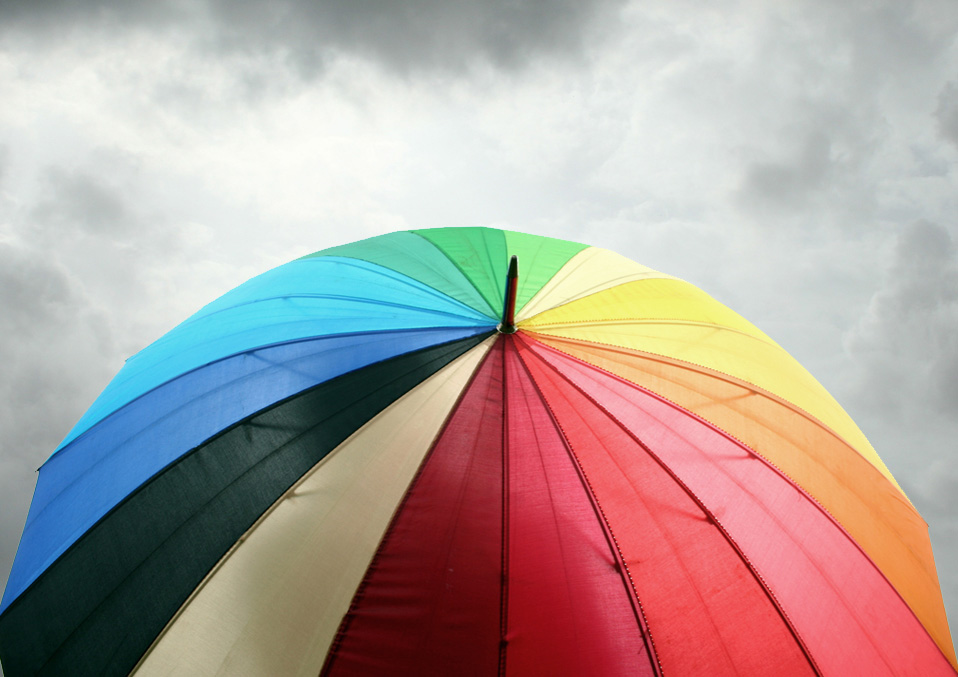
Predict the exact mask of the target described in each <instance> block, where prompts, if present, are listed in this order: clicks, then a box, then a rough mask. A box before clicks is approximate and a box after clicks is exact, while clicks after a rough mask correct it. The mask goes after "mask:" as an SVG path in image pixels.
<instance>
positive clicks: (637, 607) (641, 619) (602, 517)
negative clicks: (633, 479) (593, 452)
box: [512, 344, 665, 677]
mask: <svg viewBox="0 0 958 677" xmlns="http://www.w3.org/2000/svg"><path fill="white" fill-rule="evenodd" d="M512 345H513V346H514V344H512ZM513 350H514V351H516V353H517V357H518V359H519V360H520V363H521V364H522V366H523V369H524V370H525V372H526V374H527V375H528V377H529V379H530V380H531V381H532V384H533V385H534V386H535V389H536V393H537V394H538V396H539V399H540V401H541V402H542V404H543V405H544V406H545V408H546V410H547V411H548V412H549V417H550V418H551V419H552V422H553V425H555V426H556V428H557V429H558V430H559V432H560V433H561V435H562V442H563V446H564V447H565V448H566V451H567V452H568V454H569V455H570V457H571V458H570V460H571V461H572V463H573V466H574V467H575V469H576V471H577V474H578V475H579V480H580V482H582V484H583V488H584V489H585V491H586V494H587V495H588V496H589V498H590V502H591V504H592V506H593V510H594V511H595V512H596V513H597V515H596V516H597V518H598V521H599V523H600V524H601V525H602V526H603V533H604V534H605V536H606V543H607V544H608V545H609V549H610V550H611V551H612V552H613V554H614V556H615V558H616V560H617V564H618V565H619V567H618V568H619V577H620V579H622V582H623V583H625V582H626V579H627V580H628V583H627V586H626V587H627V589H629V590H631V593H632V594H631V595H629V600H630V602H631V601H633V600H634V602H635V604H632V605H631V606H632V611H633V613H634V614H635V616H636V620H637V621H638V624H639V632H640V634H641V635H642V641H643V644H645V647H646V651H648V652H649V653H650V654H651V655H652V657H653V658H654V659H655V662H654V664H653V668H654V669H655V671H656V673H657V675H658V676H659V677H664V673H665V671H664V668H663V667H662V662H661V661H660V660H659V655H658V651H657V650H656V648H655V639H654V638H653V637H652V631H651V629H650V627H649V621H648V618H647V617H646V615H645V610H644V608H643V606H642V600H641V599H640V598H639V592H638V589H637V588H636V585H635V579H634V578H633V577H632V571H631V570H630V569H629V565H628V563H627V562H626V561H625V556H624V555H623V553H622V550H621V548H620V547H619V541H618V539H617V538H616V537H615V533H614V532H613V531H612V526H611V525H610V524H609V520H608V518H607V517H606V514H605V511H604V510H603V509H602V505H601V504H600V503H599V499H598V497H597V496H596V495H595V491H594V489H593V488H592V483H591V482H590V481H589V478H588V475H587V474H586V472H585V469H584V468H583V467H582V464H581V463H580V461H579V457H578V456H577V455H576V453H575V451H574V450H573V449H572V445H571V444H569V440H568V436H567V435H566V432H565V430H564V428H563V427H562V424H561V423H560V422H559V420H558V418H557V417H556V415H555V412H554V411H553V409H552V406H551V405H550V404H549V402H548V400H546V398H545V396H544V395H543V394H542V389H541V388H540V387H539V384H538V383H537V382H536V380H535V377H534V376H533V375H532V373H531V372H530V371H529V367H528V365H526V364H525V360H524V359H523V358H522V357H521V355H519V354H518V350H517V349H516V348H515V347H513ZM623 573H624V574H625V575H624V576H623Z"/></svg>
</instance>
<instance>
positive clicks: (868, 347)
mask: <svg viewBox="0 0 958 677" xmlns="http://www.w3.org/2000/svg"><path fill="white" fill-rule="evenodd" d="M894 255H895V259H894V262H893V264H892V266H891V268H890V270H889V273H888V275H887V278H886V280H885V283H884V286H883V287H882V288H881V289H880V290H879V291H878V292H877V293H876V294H875V295H874V296H873V298H872V300H871V303H870V305H869V307H868V310H867V312H866V314H865V316H864V317H863V318H862V319H861V320H860V322H859V323H858V325H857V327H855V329H854V330H853V331H852V332H851V333H850V335H849V337H848V339H847V343H846V345H847V349H848V350H849V352H850V353H851V354H852V356H853V358H854V359H855V360H856V361H857V362H858V364H859V366H860V375H859V378H860V379H861V381H860V384H859V389H860V393H861V396H862V397H865V398H868V400H869V401H870V402H871V403H872V405H873V406H875V407H876V408H878V409H880V410H884V411H886V412H888V413H891V410H894V409H897V408H900V407H903V406H908V407H916V408H919V409H921V410H924V411H928V412H937V413H940V414H942V415H946V416H951V417H958V255H956V246H955V243H954V241H953V240H952V238H951V235H950V234H949V232H948V231H947V230H946V229H945V228H943V227H942V226H939V225H937V224H934V223H930V222H927V221H918V222H916V223H914V224H911V225H910V226H908V227H907V228H905V229H904V230H903V232H902V233H901V234H900V236H899V238H898V242H897V245H896V247H895V252H894Z"/></svg>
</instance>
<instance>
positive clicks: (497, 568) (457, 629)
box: [325, 341, 503, 675]
mask: <svg viewBox="0 0 958 677" xmlns="http://www.w3.org/2000/svg"><path fill="white" fill-rule="evenodd" d="M502 411H503V403H502V341H499V342H497V344H496V345H495V346H494V347H493V348H492V350H491V351H490V353H489V355H488V357H487V358H486V360H485V362H483V364H482V366H481V367H480V369H479V370H478V372H477V373H476V376H475V378H474V380H473V382H472V384H471V385H470V386H469V389H468V390H467V391H466V393H465V394H464V396H463V399H462V401H461V402H460V404H459V406H458V407H457V408H456V410H455V411H454V412H453V414H452V416H451V417H450V420H449V423H448V425H447V426H446V428H445V430H444V431H443V433H442V435H441V436H440V438H439V439H438V441H437V442H436V445H435V447H434V448H433V450H432V451H431V452H430V455H429V457H428V458H427V460H426V462H425V464H424V466H423V469H422V471H421V474H420V475H419V477H418V478H417V479H416V481H415V482H414V484H413V486H412V489H411V490H410V492H409V494H408V495H407V497H406V499H405V501H404V503H403V504H402V507H401V508H400V511H399V513H398V514H397V516H396V517H395V518H394V521H393V524H392V525H391V527H390V529H389V531H388V532H387V535H386V537H385V538H384V540H383V543H382V545H381V547H380V550H379V552H378V553H377V554H376V557H375V559H374V560H373V563H372V565H371V567H370V569H369V572H368V573H367V574H366V578H365V579H364V580H363V583H362V585H361V586H360V588H359V592H358V593H357V597H356V599H355V600H354V601H353V606H352V608H351V610H350V612H349V614H348V615H347V617H346V619H345V620H344V623H343V628H342V629H341V630H340V636H339V637H338V640H337V642H338V644H337V643H334V646H333V648H332V649H331V651H330V658H329V659H328V662H327V665H326V671H325V672H326V674H331V675H382V674H405V675H470V674H477V675H478V674H482V675H494V674H497V672H498V669H499V638H500V598H501V593H500V591H501V580H502V483H503V478H502Z"/></svg>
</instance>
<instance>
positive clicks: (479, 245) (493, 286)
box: [412, 228, 521, 318]
mask: <svg viewBox="0 0 958 677" xmlns="http://www.w3.org/2000/svg"><path fill="white" fill-rule="evenodd" d="M412 232H414V233H416V234H417V235H421V236H422V237H424V238H425V239H427V240H429V241H430V242H432V243H433V244H434V245H436V246H437V247H438V248H439V249H441V250H442V251H443V252H444V253H445V254H446V256H448V257H449V259H450V260H451V261H452V262H453V263H454V264H455V265H456V267H457V268H458V269H459V270H461V271H462V272H463V274H464V275H465V276H466V277H467V278H469V281H470V282H471V283H472V284H473V286H474V287H475V288H476V289H477V290H479V293H480V294H482V297H483V298H484V299H485V300H486V302H487V303H488V304H489V307H490V308H493V309H494V310H495V312H494V313H493V316H494V317H496V318H499V317H500V316H501V315H502V301H503V295H504V294H505V283H506V269H507V268H508V267H509V253H508V252H507V251H506V238H505V233H504V231H501V230H496V229H494V228H431V229H429V230H414V231H412ZM520 270H521V268H520Z"/></svg>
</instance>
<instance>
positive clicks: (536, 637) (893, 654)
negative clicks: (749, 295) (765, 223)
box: [0, 228, 955, 676]
mask: <svg viewBox="0 0 958 677" xmlns="http://www.w3.org/2000/svg"><path fill="white" fill-rule="evenodd" d="M511 256H515V257H517V258H518V272H517V270H516V266H515V259H512V261H513V263H512V265H511V267H509V268H507V266H510V257H511ZM0 655H2V659H3V666H4V669H5V670H6V671H7V675H8V676H9V675H17V674H34V673H40V674H56V675H63V674H70V675H77V674H96V675H103V674H120V673H128V672H131V671H133V672H135V673H136V674H137V675H154V674H162V675H169V674H191V675H193V674H221V675H239V674H242V675H252V674H263V675H294V674H308V675H315V674H328V675H340V674H387V673H391V674H410V675H411V674H416V675H419V674H450V675H451V674H455V675H460V674H484V675H495V674H500V675H501V674H542V675H562V674H570V675H632V674H638V675H710V676H714V675H725V674H736V675H766V674H773V675H793V674H794V675H798V674H822V675H842V676H844V675H869V676H873V675H885V674H910V675H922V676H927V675H941V674H951V675H953V674H955V654H954V650H953V648H952V645H951V640H950V635H949V630H948V624H947V620H946V618H945V612H944V608H943V604H942V599H941V593H940V589H939V585H938V581H937V576H936V573H935V566H934V560H933V557H932V552H931V546H930V543H929V540H928V535H927V527H926V525H925V523H924V522H923V521H922V519H921V517H920V516H919V515H918V513H917V512H916V510H915V509H914V507H913V506H912V505H911V503H910V502H909V500H908V498H907V497H906V496H905V495H904V493H903V492H902V490H901V488H900V487H899V486H898V485H897V484H896V482H895V480H894V478H893V477H892V475H891V474H890V473H889V471H888V469H887V468H886V467H885V465H884V464H883V463H882V461H881V460H880V459H879V457H878V455H877V454H876V453H875V451H874V449H873V448H872V446H871V445H870V444H869V443H868V441H867V440H866V439H865V437H864V436H863V435H862V433H861V431H859V429H858V428H857V427H856V426H855V424H854V423H853V422H852V420H851V419H850V418H849V417H848V415H847V414H846V413H845V412H844V411H843V410H842V409H841V407H840V406H839V405H838V404H837V403H836V402H835V400H834V399H832V397H830V396H829V395H828V393H827V392H826V391H825V390H824V389H823V388H822V387H821V386H820V385H819V384H818V383H817V382H816V381H815V380H814V379H813V378H812V377H811V376H810V375H809V374H808V372H806V371H805V370H804V369H803V368H802V367H801V366H800V365H799V364H798V363H797V362H796V361H795V360H794V359H792V358H791V357H790V356H789V355H788V354H787V353H786V352H785V351H784V350H782V348H780V347H779V346H778V345H777V344H776V343H775V342H774V341H772V340H771V339H770V338H769V337H768V336H766V335H765V334H763V333H762V332H761V331H759V330H758V329H756V328H755V327H754V326H753V325H751V324H749V323H748V322H747V321H745V320H744V319H742V318H741V317H739V316H738V315H737V314H735V313H734V312H732V311H731V310H729V309H728V308H726V307H725V306H723V305H721V304H720V303H718V302H716V301H714V300H713V299H711V298H710V297H709V296H707V295H706V294H705V293H703V292H701V291H699V290H698V289H697V288H695V287H694V286H692V285H690V284H688V283H686V282H683V281H681V280H679V279H676V278H674V277H671V276H669V275H665V274H662V273H658V272H656V271H654V270H651V269H650V268H646V267H645V266H642V265H639V264H637V263H634V262H632V261H629V260H627V259H625V258H623V257H621V256H618V255H616V254H614V253H612V252H610V251H607V250H604V249H598V248H594V247H587V246H584V245H580V244H575V243H572V242H565V241H561V240H555V239H550V238H544V237H536V236H531V235H523V234H520V233H513V232H506V231H499V230H490V229H468V228H463V229H437V230H423V231H413V232H402V233H394V234H391V235H384V236H381V237H375V238H372V239H369V240H364V241H362V242H357V243H355V244H350V245H346V246H342V247H335V248H333V249H327V250H325V251H321V252H318V253H316V254H313V255H310V256H307V257H304V258H302V259H298V260H296V261H293V262H291V263H288V264H286V265H283V266H280V267H279V268H276V269H274V270H272V271H270V272H268V273H265V274H264V275H261V276H259V277H256V278H254V279H252V280H250V281H249V282H247V283H245V284H243V285H241V286H240V287H237V288H236V289H234V290H233V291H231V292H229V293H228V294H226V295H225V296H223V297H221V298H220V299H218V300H216V301H214V302H213V303H211V304H209V305H208V306H206V307H205V308H203V309H202V310H200V311H199V312H198V313H196V314H195V315H194V316H192V317H191V318H189V319H188V320H186V321H185V322H184V323H183V324H181V325H179V326H178V327H176V328H175V329H173V330H172V331H171V332H169V333H168V334H167V335H165V336H164V337H163V338H161V339H159V340H158V341H156V342H155V343H154V344H152V345H150V346H148V347H147V348H145V349H144V350H143V351H142V352H140V353H139V354H137V355H135V356H134V357H132V358H131V359H130V360H129V361H128V362H127V363H126V365H125V366H124V367H123V369H122V370H121V371H120V372H119V374H117V376H116V378H114V380H113V381H112V382H111V383H110V384H109V386H108V387H107V388H106V390H105V391H104V392H103V393H102V394H101V395H100V397H99V398H98V399H97V400H96V401H95V402H94V403H93V405H92V406H91V407H90V409H89V411H87V413H86V414H85V415H84V416H83V418H82V419H81V420H80V421H79V423H77V425H76V427H75V428H74V429H73V430H72V431H71V432H70V433H69V435H68V436H67V437H66V439H65V440H64V441H63V443H62V444H61V445H60V447H59V448H58V449H57V450H56V452H55V453H54V454H53V456H51V458H50V459H49V460H48V461H47V462H46V463H45V464H44V465H43V467H42V468H41V469H40V474H39V479H38V483H37V488H36V494H35V496H34V500H33V504H32V506H31V509H30V513H29V516H28V518H27V523H26V527H25V529H24V532H23V537H22V541H21V543H20V548H19V551H18V553H17V558H16V562H15V564H14V567H13V571H12V573H11V576H10V579H9V582H8V584H7V587H6V591H5V594H4V597H3V602H2V615H0Z"/></svg>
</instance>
